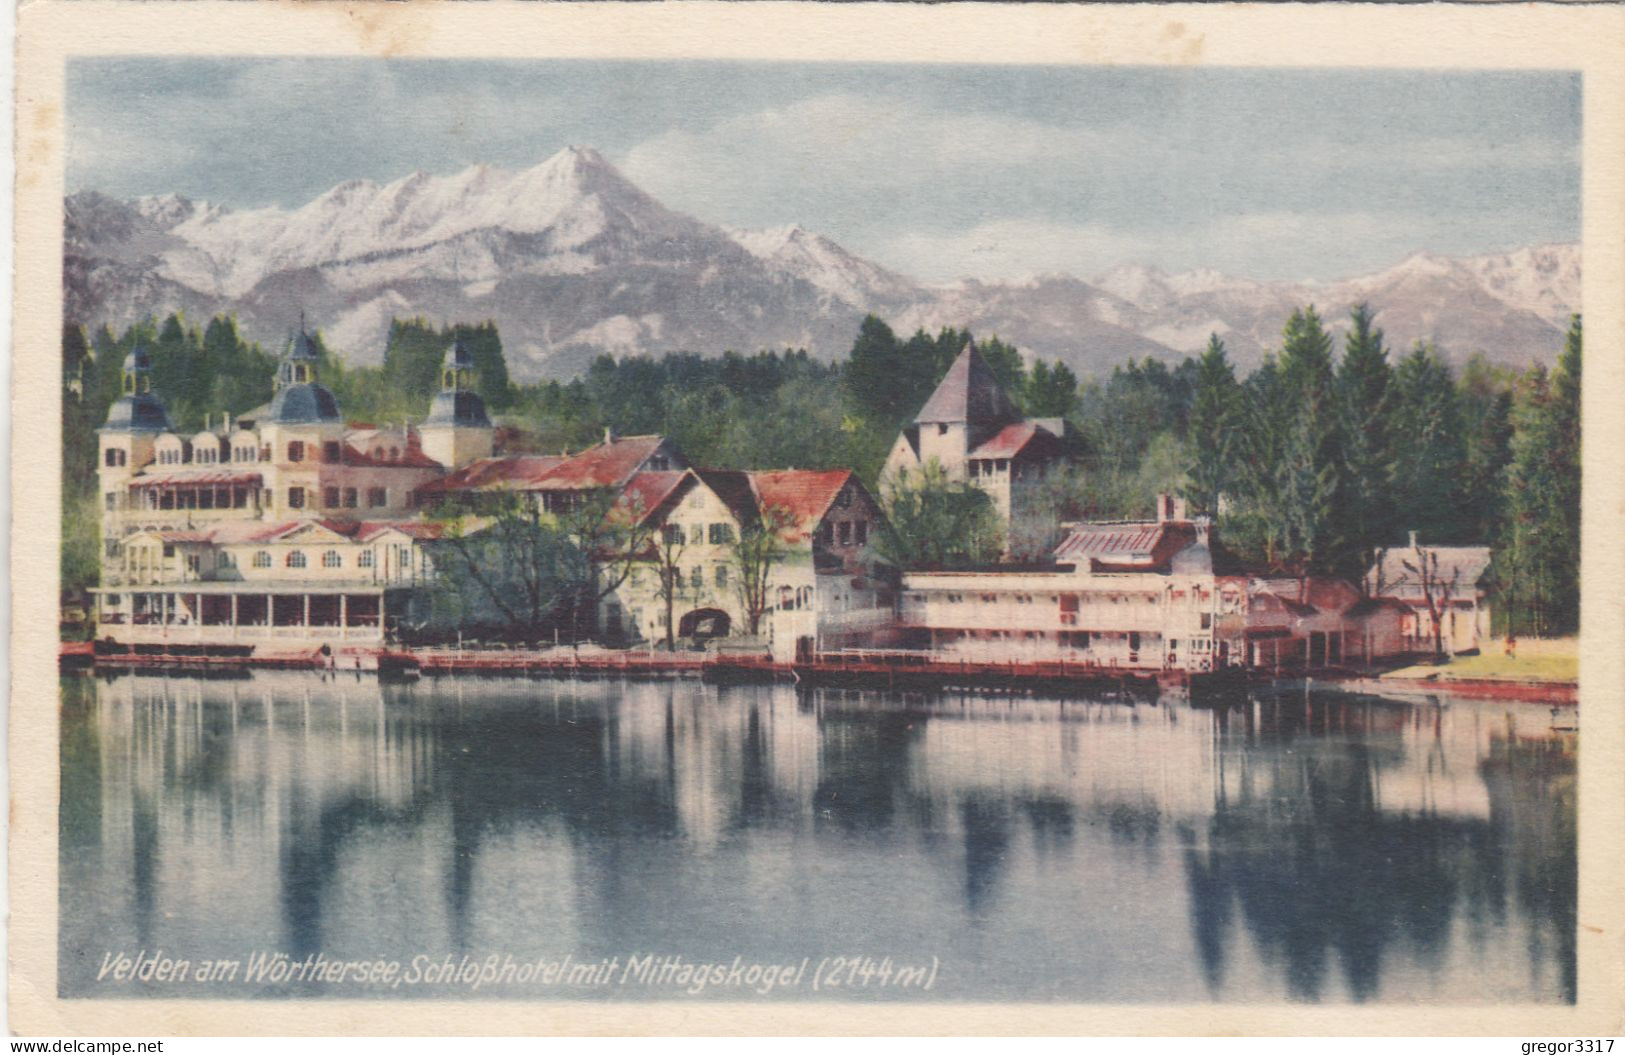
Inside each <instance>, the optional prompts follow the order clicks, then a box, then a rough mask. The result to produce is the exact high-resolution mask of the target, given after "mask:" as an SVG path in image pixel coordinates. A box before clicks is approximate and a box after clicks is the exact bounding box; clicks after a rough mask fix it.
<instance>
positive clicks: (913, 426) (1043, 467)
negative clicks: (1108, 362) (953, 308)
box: [880, 344, 1068, 525]
mask: <svg viewBox="0 0 1625 1055" xmlns="http://www.w3.org/2000/svg"><path fill="white" fill-rule="evenodd" d="M1067 456H1068V442H1067V427H1066V422H1065V421H1064V420H1063V419H1061V418H1023V417H1022V416H1021V411H1020V409H1018V408H1017V406H1016V404H1015V401H1014V400H1012V399H1011V398H1010V395H1009V393H1007V392H1006V391H1005V390H1004V386H1003V385H1001V384H999V379H998V375H996V374H995V373H994V372H993V368H992V367H991V366H989V365H988V362H987V360H986V359H984V358H983V357H982V353H981V352H979V351H977V350H976V346H975V345H974V344H967V345H966V346H965V350H964V351H962V352H960V353H959V357H958V358H957V359H955V360H954V363H953V365H952V366H950V367H949V368H948V373H947V374H946V375H945V376H944V377H943V379H942V381H941V382H940V383H939V384H938V385H937V388H936V391H934V392H932V393H931V398H930V399H928V400H926V401H925V406H923V407H921V408H920V412H919V413H918V414H917V415H915V417H914V420H913V421H912V422H910V423H909V424H908V425H906V426H904V428H903V431H902V432H901V433H900V434H899V435H898V437H897V442H896V443H894V444H893V445H892V449H891V453H890V454H889V455H888V456H887V458H886V465H885V468H884V469H882V470H881V476H880V478H881V484H882V486H883V487H885V486H889V485H891V484H892V483H894V482H895V481H897V480H899V479H901V478H902V477H903V476H904V475H905V474H907V473H914V472H918V471H920V470H921V469H923V468H924V467H926V466H927V465H930V464H932V463H935V464H937V465H939V466H941V467H942V470H943V472H944V473H945V474H946V475H947V477H948V479H949V480H952V481H956V482H969V483H971V484H973V485H974V486H976V487H978V488H980V489H981V490H983V491H985V492H987V495H988V497H989V498H991V499H992V500H993V505H994V507H995V508H996V509H997V510H998V512H999V515H1000V516H1001V517H1002V518H1003V519H1004V522H1005V524H1006V525H1009V524H1010V523H1011V522H1012V520H1013V519H1015V518H1017V517H1020V516H1022V515H1023V513H1024V512H1025V511H1026V507H1027V505H1028V501H1027V500H1028V499H1030V498H1031V497H1033V495H1034V493H1035V492H1036V490H1037V485H1038V484H1039V483H1040V482H1041V481H1042V479H1043V478H1044V476H1045V475H1046V474H1047V473H1048V472H1049V470H1050V469H1051V468H1053V467H1054V466H1055V465H1057V464H1059V463H1061V462H1062V461H1064V460H1066V458H1067Z"/></svg>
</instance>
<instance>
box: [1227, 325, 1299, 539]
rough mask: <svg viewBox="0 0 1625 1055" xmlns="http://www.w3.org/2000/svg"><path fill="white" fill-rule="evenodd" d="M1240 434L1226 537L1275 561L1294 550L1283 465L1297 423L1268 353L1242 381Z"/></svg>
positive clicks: (1276, 365)
mask: <svg viewBox="0 0 1625 1055" xmlns="http://www.w3.org/2000/svg"><path fill="white" fill-rule="evenodd" d="M1241 393H1242V396H1241V400H1240V407H1239V416H1240V423H1241V428H1240V430H1239V432H1238V434H1237V437H1236V438H1237V447H1238V456H1237V458H1236V461H1235V466H1236V470H1237V478H1238V486H1237V489H1236V490H1237V492H1238V496H1239V498H1238V501H1236V502H1235V503H1233V504H1232V506H1231V508H1230V510H1229V511H1228V512H1227V513H1226V515H1225V516H1224V517H1223V518H1222V519H1221V527H1222V529H1223V533H1224V536H1225V537H1226V538H1228V539H1230V540H1231V541H1232V542H1234V543H1235V544H1236V545H1237V547H1238V548H1239V549H1242V550H1244V551H1249V552H1252V553H1254V554H1256V555H1258V556H1259V557H1261V558H1262V559H1263V560H1264V561H1265V563H1267V564H1271V565H1275V564H1278V563H1280V561H1281V560H1282V558H1284V557H1285V556H1287V555H1289V553H1290V551H1289V550H1288V540H1287V537H1286V513H1285V508H1284V503H1285V499H1284V497H1283V495H1284V492H1283V489H1282V472H1281V467H1282V466H1283V465H1284V464H1285V463H1286V459H1287V453H1288V448H1289V437H1290V433H1291V428H1292V425H1293V416H1292V414H1291V413H1290V409H1291V408H1290V405H1289V403H1288V401H1287V399H1286V397H1285V394H1284V393H1285V386H1284V384H1283V383H1282V380H1281V369H1280V365H1279V364H1278V363H1277V361H1276V359H1275V357H1274V356H1265V358H1264V361H1263V363H1261V364H1260V365H1259V367H1258V369H1257V370H1254V371H1253V372H1252V373H1251V374H1250V375H1249V376H1248V378H1247V380H1246V382H1244V383H1243V384H1242V386H1241Z"/></svg>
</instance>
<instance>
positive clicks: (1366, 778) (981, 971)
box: [59, 672, 1576, 1004]
mask: <svg viewBox="0 0 1625 1055" xmlns="http://www.w3.org/2000/svg"><path fill="white" fill-rule="evenodd" d="M1572 718H1573V711H1572V710H1569V711H1565V712H1564V714H1563V716H1562V717H1561V718H1560V719H1559V721H1560V722H1561V724H1565V725H1567V724H1570V723H1572ZM1553 722H1554V719H1553V716H1552V715H1551V714H1550V713H1549V712H1548V711H1547V709H1546V708H1544V707H1539V706H1531V705H1528V704H1513V703H1486V702H1481V701H1469V700H1462V699H1452V698H1448V697H1445V698H1440V699H1438V700H1434V701H1420V702H1401V701H1396V700H1385V699H1378V698H1374V697H1355V696H1344V695H1335V694H1319V693H1316V694H1313V695H1307V694H1305V693H1303V692H1302V691H1301V690H1299V691H1297V692H1295V693H1294V692H1287V693H1283V694H1280V695H1274V694H1270V695H1263V696H1255V697H1253V698H1250V699H1242V700H1240V701H1237V702H1236V703H1235V704H1234V705H1232V706H1229V707H1226V708H1223V709H1219V710H1210V709H1197V708H1192V707H1191V706H1189V705H1188V704H1185V703H1181V702H1174V701H1164V702H1159V703H1147V702H1143V701H1142V702H1139V703H1130V702H1122V701H1111V700H1101V701H1089V700H1068V701H1061V700H1054V699H1032V698H1023V697H1015V698H1006V697H997V696H978V695H971V694H949V695H944V696H933V697H922V696H910V697H902V696H892V695H887V694H883V693H842V692H836V691H829V692H825V691H816V692H807V691H801V692H797V691H796V690H795V689H794V688H792V687H788V686H743V687H717V686H712V685H705V684H701V683H699V682H696V681H670V682H642V683H622V682H606V681H582V682H572V681H525V680H502V679H480V678H442V679H425V680H423V681H422V682H420V683H417V684H410V685H380V684H379V682H378V681H377V680H375V679H373V678H370V677H357V676H354V675H341V676H339V677H338V678H336V679H334V678H331V677H325V678H324V677H323V676H320V675H316V674H305V673H281V672H265V673H256V674H255V675H254V676H253V677H252V678H248V679H244V680H230V681H227V680H201V679H187V678H161V677H145V676H141V677H135V676H125V677H119V678H115V679H112V680H100V679H96V678H92V677H89V676H68V677H65V678H64V679H63V681H62V800H61V803H62V814H61V816H62V833H61V834H62V839H61V890H60V904H61V931H60V941H59V949H60V976H59V983H60V989H61V992H62V994H63V995H64V996H95V997H108V998H123V997H140V996H152V997H171V998H174V997H185V998H212V997H241V996H265V997H288V996H296V997H340V998H349V999H366V998H373V999H398V998H403V997H413V996H419V997H420V996H427V995H437V996H465V997H469V998H471V999H493V998H494V999H531V1000H547V999H623V1000H647V999H701V1000H706V999H719V998H720V999H730V1000H740V999H748V1000H780V999H793V1000H824V999H912V1000H920V999H925V1000H943V1001H963V1000H983V999H1029V1000H1044V1001H1073V1002H1125V1001H1133V1002H1143V1001H1154V1002H1158V1003H1169V1002H1197V1003H1201V1002H1209V1001H1271V1002H1278V1001H1321V1002H1349V1001H1385V1002H1395V1003H1412V1002H1417V1003H1464V1002H1465V1003H1483V1004H1491V1003H1501V1002H1509V1001H1520V1002H1522V1001H1546V1002H1560V1001H1565V1000H1572V999H1573V995H1574V988H1575V966H1574V942H1575V897H1576V874H1575V868H1576V864H1575V807H1574V758H1573V754H1574V752H1573V740H1574V738H1573V736H1572V735H1568V734H1563V733H1556V732H1553V731H1552V730H1551V727H1552V725H1553ZM143 954H144V955H143ZM279 956H281V957H285V958H286V959H285V960H278V957H279ZM234 961H235V962H236V964H237V965H238V966H237V967H236V968H230V966H229V965H230V964H232V963H233V962H234ZM278 963H281V964H282V966H281V967H280V968H277V967H276V965H277V964H278ZM121 964H122V966H121ZM255 964H258V965H259V966H258V969H257V971H255V970H254V965H255ZM389 964H394V965H395V966H394V970H393V972H391V971H390V970H389V967H388V965H389ZM713 964H714V965H720V967H719V969H718V970H716V971H714V972H713V971H710V970H709V969H708V968H709V966H710V965H713ZM295 965H298V969H295ZM470 965H472V966H470ZM770 968H771V969H770ZM301 971H302V972H303V974H301V973H300V972H301ZM324 972H325V974H324ZM481 972H487V977H485V978H484V979H483V980H482V979H481V976H480V974H481ZM685 972H686V973H685ZM250 973H253V974H254V977H253V979H252V980H250V978H249V977H248V976H249V974H250ZM143 976H144V980H143ZM762 990H766V991H765V992H762Z"/></svg>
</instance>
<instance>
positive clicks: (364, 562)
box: [220, 546, 412, 568]
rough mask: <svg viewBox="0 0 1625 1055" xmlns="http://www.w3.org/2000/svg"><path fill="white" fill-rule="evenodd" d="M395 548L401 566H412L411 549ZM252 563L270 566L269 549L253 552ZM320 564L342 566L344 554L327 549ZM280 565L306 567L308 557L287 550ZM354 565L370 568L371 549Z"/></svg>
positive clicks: (226, 562)
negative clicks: (397, 551)
mask: <svg viewBox="0 0 1625 1055" xmlns="http://www.w3.org/2000/svg"><path fill="white" fill-rule="evenodd" d="M397 549H398V550H399V554H398V555H399V558H400V564H401V567H403V568H410V567H411V566H412V551H411V549H410V548H408V547H406V546H400V547H397ZM220 556H221V561H220V563H221V565H222V566H224V567H230V566H231V559H230V554H225V553H222V554H221V555H220ZM253 563H254V567H256V568H269V567H270V566H271V563H272V561H271V554H270V551H269V550H263V549H262V550H259V551H257V552H256V553H255V554H254V561H253ZM321 564H322V567H324V568H342V567H344V554H342V553H340V552H339V551H338V550H336V549H330V550H327V551H326V552H324V553H323V554H322V557H321ZM282 566H283V567H285V568H306V567H309V566H310V558H308V557H307V556H305V551H304V550H300V549H293V550H289V551H288V552H287V554H286V555H285V556H284V557H283V558H282ZM355 566H356V567H358V568H370V567H372V566H373V553H372V550H370V549H364V550H362V551H361V552H360V553H359V554H357V555H356V559H355Z"/></svg>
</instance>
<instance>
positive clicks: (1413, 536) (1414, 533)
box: [1411, 531, 1416, 553]
mask: <svg viewBox="0 0 1625 1055" xmlns="http://www.w3.org/2000/svg"><path fill="white" fill-rule="evenodd" d="M1411 551H1412V552H1413V553H1414V552H1415V551H1416V532H1414V531H1412V532H1411Z"/></svg>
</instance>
